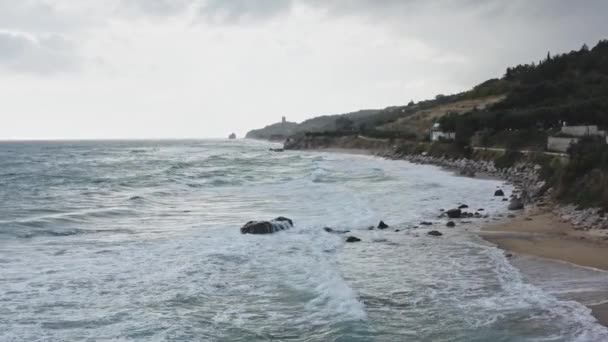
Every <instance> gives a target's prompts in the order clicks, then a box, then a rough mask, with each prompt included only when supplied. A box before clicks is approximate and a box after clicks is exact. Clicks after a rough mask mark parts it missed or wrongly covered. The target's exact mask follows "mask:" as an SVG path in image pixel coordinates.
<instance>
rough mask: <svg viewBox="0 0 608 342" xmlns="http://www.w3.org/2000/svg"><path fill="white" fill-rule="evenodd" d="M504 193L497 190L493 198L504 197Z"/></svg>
mask: <svg viewBox="0 0 608 342" xmlns="http://www.w3.org/2000/svg"><path fill="white" fill-rule="evenodd" d="M504 195H505V193H504V191H502V190H501V189H498V190H496V191H495V192H494V196H504Z"/></svg>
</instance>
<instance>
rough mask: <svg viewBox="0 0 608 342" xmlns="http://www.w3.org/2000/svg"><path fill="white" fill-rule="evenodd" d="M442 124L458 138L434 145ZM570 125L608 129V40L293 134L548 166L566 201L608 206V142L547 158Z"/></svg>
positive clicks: (314, 122)
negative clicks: (549, 146)
mask: <svg viewBox="0 0 608 342" xmlns="http://www.w3.org/2000/svg"><path fill="white" fill-rule="evenodd" d="M435 122H439V124H440V127H441V129H442V130H443V131H450V132H456V140H455V141H453V142H435V143H429V130H430V128H431V126H432V125H433V124H434V123H435ZM564 122H567V123H568V124H569V125H577V124H579V125H583V124H584V125H597V126H599V127H600V129H601V128H607V127H608V40H602V41H600V42H599V43H598V44H597V45H596V46H595V47H593V48H592V49H589V48H588V47H587V46H586V45H584V46H583V47H582V48H580V49H579V50H576V51H571V52H569V53H565V54H560V55H555V56H551V54H547V56H546V58H544V59H543V60H541V61H540V62H538V63H530V64H522V65H517V66H515V67H511V68H507V69H506V72H505V74H504V76H503V77H501V78H496V79H490V80H488V81H486V82H483V83H481V84H479V85H478V86H476V87H474V88H473V89H471V90H469V91H466V92H462V93H459V94H454V95H437V96H436V97H435V98H434V99H431V100H426V101H420V102H418V103H415V102H413V101H410V102H409V103H408V104H407V105H403V106H395V107H388V108H385V109H382V110H362V111H358V112H354V113H348V114H343V115H328V116H320V117H316V118H313V119H310V120H306V121H304V122H302V123H301V124H299V125H296V126H294V127H293V129H292V131H291V132H292V137H293V138H296V137H303V136H308V137H317V138H319V139H321V140H323V141H324V143H325V144H328V145H329V144H331V139H334V138H337V137H349V136H357V135H363V136H365V137H367V138H375V139H387V140H388V141H389V143H390V146H393V144H394V143H395V142H398V143H399V147H398V151H399V152H401V153H404V154H419V153H423V152H425V153H427V154H428V155H430V156H435V157H448V158H463V157H465V158H474V159H485V160H493V161H494V162H495V165H496V166H497V167H499V168H508V167H510V166H513V165H515V164H516V163H517V162H518V161H522V160H524V159H525V160H526V161H529V162H533V163H536V164H538V165H541V176H542V177H543V179H544V180H545V181H546V183H547V187H553V188H554V189H555V192H554V193H555V194H556V197H557V198H558V199H561V200H563V201H567V202H574V203H577V204H579V205H581V206H603V207H606V208H608V145H607V144H606V141H605V140H602V141H599V140H592V139H591V140H590V139H583V140H582V141H581V142H580V143H579V144H577V145H575V146H573V147H572V148H571V150H570V151H569V156H570V162H569V163H563V162H562V160H563V158H559V157H557V158H556V157H554V156H548V155H546V154H544V151H545V146H546V142H547V137H548V136H552V135H559V131H560V127H561V126H562V124H563V123H564ZM292 140H293V139H292ZM291 143H293V141H292V142H291ZM296 145H297V143H296ZM471 146H476V147H490V148H498V149H494V150H492V149H488V150H481V149H473V148H472V147H471ZM521 151H525V153H522V152H521ZM534 151H536V152H534Z"/></svg>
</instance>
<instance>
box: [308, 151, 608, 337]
mask: <svg viewBox="0 0 608 342" xmlns="http://www.w3.org/2000/svg"><path fill="white" fill-rule="evenodd" d="M303 151H316V152H328V153H345V154H357V155H370V156H376V157H381V158H385V159H392V160H406V161H409V162H411V163H414V164H432V165H436V166H439V167H441V168H443V169H445V170H447V171H453V172H454V174H455V175H457V176H458V175H459V172H458V171H459V169H458V167H456V166H452V165H446V164H441V163H437V162H433V161H432V160H430V159H428V158H425V157H424V156H421V157H418V156H409V157H396V156H392V155H390V153H387V151H386V150H383V149H365V148H352V149H350V148H316V149H306V150H303ZM461 175H462V173H461ZM480 176H482V177H479V178H492V179H500V180H503V181H507V182H510V181H512V180H513V179H512V177H509V176H510V174H509V173H504V172H503V173H494V172H492V173H480ZM518 185H519V186H518ZM516 188H518V189H520V190H521V188H522V184H516ZM523 188H524V189H525V185H524V186H523ZM545 200H546V199H545ZM538 202H540V201H539V200H538V199H537V200H536V201H534V200H533V201H532V203H529V204H528V206H527V208H526V209H524V210H523V211H521V210H520V211H515V212H514V214H516V216H515V217H509V218H508V219H507V220H501V222H499V223H489V224H485V225H483V226H482V228H481V229H480V231H479V232H478V233H477V235H478V236H479V237H481V238H482V239H484V240H485V241H487V242H489V243H490V244H493V245H495V246H496V247H498V248H500V249H501V250H503V251H505V253H506V254H507V255H509V254H510V255H513V257H515V258H517V255H527V256H533V257H537V258H541V259H545V260H549V261H558V262H564V263H567V264H570V265H571V266H572V267H573V268H574V267H585V268H591V269H594V270H599V271H602V272H608V231H607V230H597V229H595V230H591V231H583V230H580V229H576V228H577V227H576V226H575V225H573V224H572V223H570V222H564V221H565V220H563V219H562V220H560V215H559V213H558V212H556V211H555V210H553V209H554V208H552V205H551V202H550V201H548V202H549V203H546V202H544V200H543V202H544V203H542V205H543V207H542V208H540V206H536V205H535V203H538ZM547 204H549V205H548V206H547ZM510 262H511V264H513V262H512V260H510ZM514 266H515V267H516V268H518V269H519V270H520V272H522V273H523V272H524V270H523V269H522V268H520V267H518V266H517V265H514ZM581 304H583V305H585V306H587V307H588V308H589V309H590V310H591V314H592V315H593V316H594V317H595V318H596V319H597V321H598V323H599V324H601V325H603V326H605V327H608V293H606V298H605V299H604V300H602V301H601V302H600V304H585V303H582V302H581Z"/></svg>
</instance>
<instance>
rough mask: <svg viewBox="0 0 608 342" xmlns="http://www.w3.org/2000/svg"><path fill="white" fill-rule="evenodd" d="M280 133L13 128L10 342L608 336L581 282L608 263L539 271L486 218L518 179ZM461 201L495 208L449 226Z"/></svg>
mask: <svg viewBox="0 0 608 342" xmlns="http://www.w3.org/2000/svg"><path fill="white" fill-rule="evenodd" d="M277 146H279V145H276V144H272V143H268V142H259V141H252V140H165V141H50V142H44V141H35V142H27V141H23V142H17V141H13V142H0V341H463V342H465V341H466V342H471V341H492V342H499V341H505V342H506V341H513V342H515V341H517V342H520V341H608V330H607V329H606V328H605V327H603V326H601V325H600V324H599V323H598V322H597V321H596V320H595V318H594V317H593V316H592V315H591V310H590V309H588V308H587V307H586V306H584V305H583V304H581V303H580V302H581V300H578V301H575V300H574V299H575V298H574V295H570V294H580V293H581V291H582V292H584V291H585V289H587V290H588V287H589V286H592V285H593V286H595V285H597V286H605V284H606V283H607V281H608V278H606V276H605V274H603V273H598V272H599V271H597V270H586V269H580V270H578V271H577V272H572V271H571V270H568V271H564V272H562V273H561V274H562V276H552V277H551V278H547V277H542V274H543V273H544V270H547V269H548V268H547V267H545V266H542V265H546V264H539V262H540V261H538V260H535V261H530V262H529V263H528V267H529V268H530V267H532V268H534V267H536V270H537V273H538V274H539V276H537V277H530V276H529V275H524V274H522V272H521V271H520V268H519V267H518V268H516V267H515V266H513V264H512V263H510V262H509V259H508V258H507V257H506V256H505V252H504V251H502V250H500V249H498V248H496V247H495V246H493V245H491V244H489V243H487V242H485V241H484V240H482V239H480V238H479V237H478V236H477V234H476V233H475V231H476V230H477V229H479V226H481V225H483V224H489V222H490V221H492V220H494V219H498V218H500V217H501V216H503V217H504V216H506V214H507V212H506V204H505V202H503V201H502V200H501V199H500V198H497V197H494V196H493V195H494V191H495V190H496V189H497V188H502V189H504V190H505V192H506V193H507V194H509V193H510V192H511V191H512V188H511V186H510V185H509V184H506V183H504V182H502V181H500V180H495V179H477V178H464V177H459V176H456V175H454V174H453V173H452V172H450V171H448V170H443V169H441V168H438V167H435V166H428V165H414V164H411V163H408V162H406V161H390V160H384V159H381V158H377V157H373V156H366V155H353V154H340V153H327V152H314V151H285V152H282V153H281V152H272V151H269V149H270V148H273V147H277ZM462 204H466V205H468V206H469V209H467V210H469V211H471V212H475V211H478V210H479V209H483V210H480V211H479V212H480V213H482V214H483V215H489V217H487V218H481V219H470V221H471V222H470V223H467V222H462V220H457V226H456V227H455V228H447V227H446V219H445V218H442V217H439V216H440V213H441V212H440V210H441V209H444V210H446V209H451V208H454V207H457V206H459V205H462ZM277 216H285V217H288V218H290V219H292V220H293V221H294V227H293V228H292V229H288V230H285V231H281V232H277V233H274V234H269V235H243V234H241V233H240V227H241V226H243V224H245V223H246V222H248V221H251V220H270V219H273V218H275V217H277ZM381 220H382V221H384V222H386V223H387V224H388V225H389V226H390V227H389V228H388V229H384V230H379V229H373V230H369V227H370V226H377V225H378V223H379V221H381ZM423 221H427V222H430V223H432V225H430V226H426V225H421V224H420V223H421V222H423ZM325 227H330V228H332V229H333V230H338V231H339V230H342V231H346V230H348V231H349V232H348V233H345V234H339V233H328V232H326V231H325V230H324V228H325ZM430 230H438V231H440V232H441V233H442V234H443V236H440V237H434V236H429V235H428V234H427V233H428V232H429V231H430ZM348 236H355V237H358V238H359V239H361V241H360V242H357V243H346V242H345V240H346V237H348ZM516 258H517V257H516ZM520 260H523V259H520ZM520 262H521V261H520ZM539 265H541V266H539ZM557 268H559V267H558V266H553V269H557ZM559 272H560V271H559V270H558V271H555V272H553V273H552V274H560V273H559ZM581 279H582V280H585V279H587V280H588V281H582V280H581ZM602 284H603V285H602Z"/></svg>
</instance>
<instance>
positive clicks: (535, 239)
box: [479, 208, 608, 327]
mask: <svg viewBox="0 0 608 342" xmlns="http://www.w3.org/2000/svg"><path fill="white" fill-rule="evenodd" d="M479 235H480V237H482V238H483V239H484V240H486V241H488V242H490V243H492V244H494V245H496V246H497V247H498V248H500V249H502V250H504V251H505V252H506V253H508V254H511V255H513V258H517V257H518V256H519V255H526V256H533V257H537V258H541V259H545V260H552V261H559V262H563V263H567V264H570V265H571V266H572V267H585V268H589V269H592V270H597V271H601V272H608V236H607V235H606V234H604V233H603V232H597V231H593V232H591V233H590V232H585V231H580V230H575V227H574V226H573V225H571V224H569V223H567V222H562V221H560V220H559V218H558V217H557V215H556V214H554V213H553V212H552V211H551V210H549V209H540V208H531V209H529V210H526V211H525V212H523V213H522V214H521V215H519V216H517V217H515V218H512V219H510V220H508V221H505V222H501V223H498V224H493V225H489V226H484V227H483V228H482V230H481V231H480V232H479ZM516 267H517V266H516ZM518 268H519V267H518ZM519 269H520V271H522V272H524V270H522V269H521V268H519ZM606 298H608V293H606ZM583 304H585V303H583ZM585 305H587V307H589V308H590V309H591V313H592V314H593V316H594V317H595V318H596V319H597V320H598V322H599V323H600V324H602V325H604V326H607V327H608V302H606V303H604V302H600V303H599V304H585Z"/></svg>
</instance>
